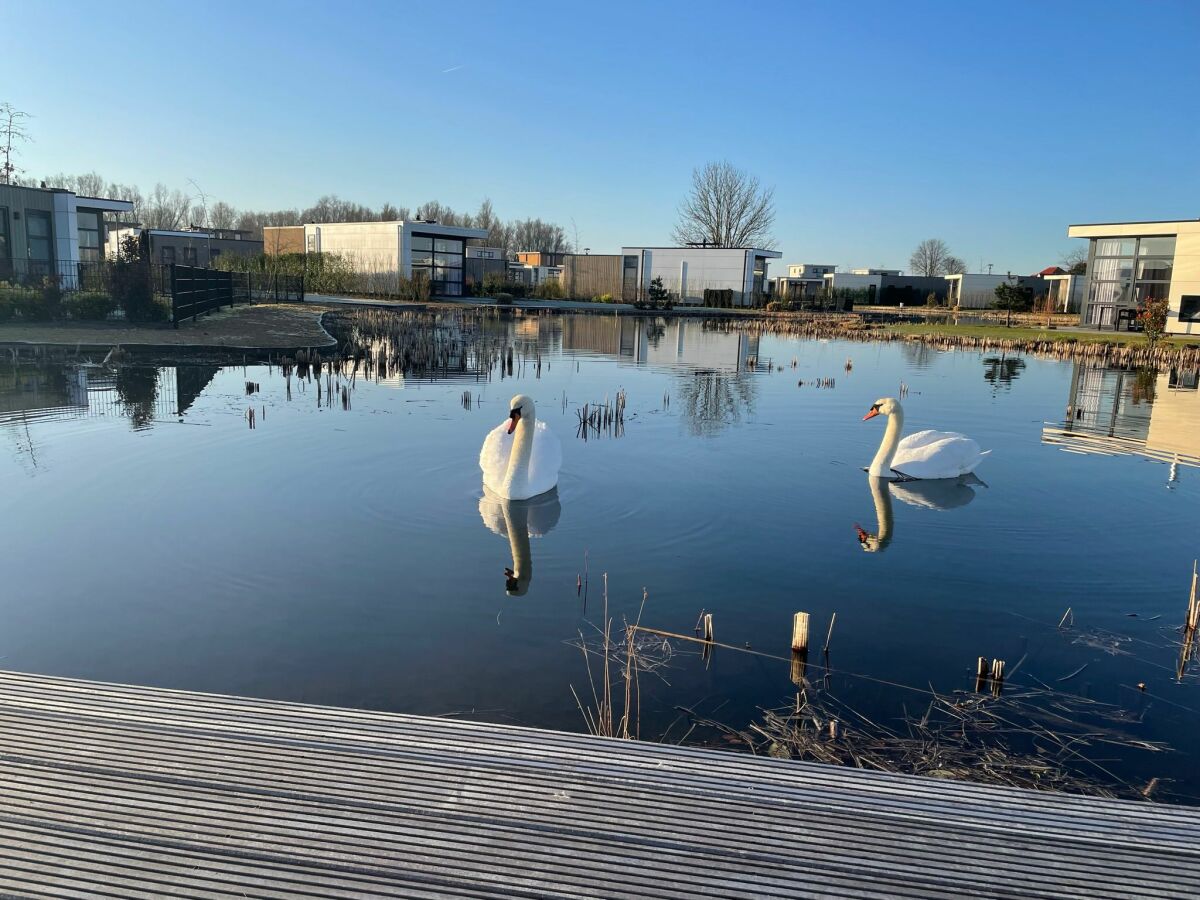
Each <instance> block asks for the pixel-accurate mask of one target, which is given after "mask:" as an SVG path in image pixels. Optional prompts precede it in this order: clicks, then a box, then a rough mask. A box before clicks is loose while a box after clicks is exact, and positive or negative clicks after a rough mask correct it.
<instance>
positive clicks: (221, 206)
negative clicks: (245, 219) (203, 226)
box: [208, 200, 237, 230]
mask: <svg viewBox="0 0 1200 900" xmlns="http://www.w3.org/2000/svg"><path fill="white" fill-rule="evenodd" d="M236 223H237V210H236V209H234V208H233V207H232V206H230V205H229V204H228V203H226V202H225V201H224V200H218V201H217V202H216V203H214V204H213V205H212V209H210V210H209V211H208V224H209V225H210V226H212V227H213V228H220V229H223V230H225V229H230V228H233V226H234V225H235V224H236Z"/></svg>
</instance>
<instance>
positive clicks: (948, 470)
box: [892, 431, 991, 479]
mask: <svg viewBox="0 0 1200 900" xmlns="http://www.w3.org/2000/svg"><path fill="white" fill-rule="evenodd" d="M930 434H932V435H934V437H923V436H925V435H930ZM913 437H921V438H922V440H921V442H920V443H917V444H916V445H915V446H908V447H906V446H904V442H901V445H900V447H898V448H897V450H896V456H895V457H894V458H893V459H892V470H893V471H895V472H899V473H900V474H901V475H904V476H907V477H908V478H919V479H933V478H958V477H959V476H960V475H967V474H969V473H971V472H973V471H975V467H976V466H978V465H979V464H980V463H981V462H982V461H983V458H984V457H985V456H987V454H988V453H989V452H991V451H986V452H985V451H982V450H980V449H979V445H978V444H977V443H975V441H973V440H971V438H969V437H964V436H963V435H961V434H958V433H956V432H948V431H942V432H917V434H915V435H913Z"/></svg>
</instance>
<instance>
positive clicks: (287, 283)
mask: <svg viewBox="0 0 1200 900" xmlns="http://www.w3.org/2000/svg"><path fill="white" fill-rule="evenodd" d="M248 277H249V279H250V281H249V291H250V299H251V300H253V301H254V302H255V303H286V302H289V301H301V300H303V299H304V276H303V275H284V274H281V273H279V272H250V273H248Z"/></svg>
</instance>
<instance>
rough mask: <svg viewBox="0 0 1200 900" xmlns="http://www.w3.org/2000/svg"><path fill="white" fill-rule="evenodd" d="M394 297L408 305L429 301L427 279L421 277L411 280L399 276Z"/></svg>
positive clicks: (414, 277) (417, 276)
mask: <svg viewBox="0 0 1200 900" xmlns="http://www.w3.org/2000/svg"><path fill="white" fill-rule="evenodd" d="M396 296H397V297H398V298H399V299H401V300H404V301H407V302H409V303H424V302H425V301H426V300H428V299H429V279H428V278H425V277H424V276H421V275H415V276H413V277H412V278H405V277H404V276H403V275H401V276H399V280H398V284H397V288H396Z"/></svg>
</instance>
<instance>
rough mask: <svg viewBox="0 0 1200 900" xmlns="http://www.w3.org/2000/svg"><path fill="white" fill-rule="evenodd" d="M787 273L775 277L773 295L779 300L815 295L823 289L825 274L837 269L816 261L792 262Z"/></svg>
mask: <svg viewBox="0 0 1200 900" xmlns="http://www.w3.org/2000/svg"><path fill="white" fill-rule="evenodd" d="M787 269H788V273H787V275H781V276H779V277H778V278H776V279H775V281H774V285H775V291H774V293H775V296H776V297H778V298H779V299H781V300H799V299H803V298H806V297H816V296H817V295H819V294H821V293H822V292H823V291H824V289H825V276H826V275H828V274H830V273H832V272H836V271H837V266H831V265H825V264H818V263H793V264H791V265H789V266H788V267H787Z"/></svg>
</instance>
